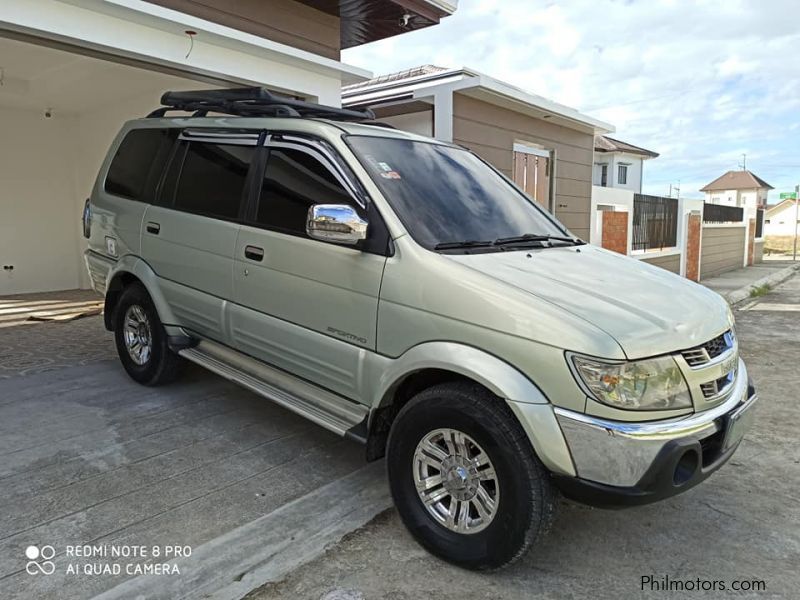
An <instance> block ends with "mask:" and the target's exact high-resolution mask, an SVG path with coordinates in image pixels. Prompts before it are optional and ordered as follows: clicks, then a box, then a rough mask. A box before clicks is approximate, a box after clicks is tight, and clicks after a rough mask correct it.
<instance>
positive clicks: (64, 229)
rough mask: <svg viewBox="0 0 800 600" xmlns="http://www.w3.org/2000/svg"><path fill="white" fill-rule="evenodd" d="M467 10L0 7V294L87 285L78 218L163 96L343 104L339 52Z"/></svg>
mask: <svg viewBox="0 0 800 600" xmlns="http://www.w3.org/2000/svg"><path fill="white" fill-rule="evenodd" d="M456 6H457V0H358V1H347V2H345V1H341V2H333V1H330V2H329V1H320V0H269V1H265V0H236V1H235V2H233V1H231V2H212V1H211V0H152V1H150V2H145V1H143V0H3V1H2V2H0V131H2V136H3V143H2V144H0V267H2V268H0V295H4V294H16V293H27V292H37V291H47V290H63V289H73V288H78V287H88V283H89V282H88V278H87V277H86V274H85V268H84V267H83V264H82V260H83V259H82V251H83V243H84V240H83V238H82V235H81V232H80V226H79V221H80V219H79V215H80V212H81V209H82V207H83V202H84V200H85V198H86V197H87V196H88V195H89V193H90V191H91V188H92V185H93V183H94V180H95V177H96V176H97V172H98V169H99V166H100V162H101V161H102V160H103V157H104V156H105V153H106V151H107V149H108V147H109V144H110V143H111V141H112V139H113V138H114V136H115V135H116V133H117V132H118V131H119V129H120V126H121V125H122V123H123V122H124V121H126V120H128V119H134V118H140V117H144V116H146V115H147V114H148V113H150V112H151V111H152V110H153V109H155V108H157V107H158V105H159V99H160V97H161V94H162V93H163V92H164V91H166V90H170V89H173V90H181V89H183V90H187V89H198V88H214V87H236V86H252V85H257V86H263V87H266V88H268V89H270V90H272V91H275V92H278V93H283V94H288V95H290V96H293V97H296V98H300V99H304V100H311V101H315V102H320V103H323V104H332V105H340V102H341V87H342V85H344V84H349V83H356V82H359V81H363V80H365V79H368V78H369V77H371V73H370V72H369V71H365V70H363V69H360V68H356V67H353V66H351V65H347V64H344V63H342V62H341V50H343V49H345V48H349V47H353V46H358V45H361V44H365V43H367V42H371V41H375V40H379V39H383V38H387V37H390V36H394V35H399V34H403V33H406V32H409V31H414V30H416V29H420V28H422V27H428V26H433V25H435V24H437V23H438V22H439V20H440V19H441V18H443V17H446V16H448V15H449V14H451V13H452V12H454V11H455V10H456Z"/></svg>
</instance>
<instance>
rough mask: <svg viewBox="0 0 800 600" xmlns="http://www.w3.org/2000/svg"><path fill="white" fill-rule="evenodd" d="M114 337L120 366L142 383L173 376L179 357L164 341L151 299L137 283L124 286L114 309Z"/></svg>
mask: <svg viewBox="0 0 800 600" xmlns="http://www.w3.org/2000/svg"><path fill="white" fill-rule="evenodd" d="M114 340H115V342H116V345H117V354H118V355H119V358H120V361H121V362H122V366H123V367H125V371H127V373H128V375H130V377H131V378H132V379H133V380H135V381H137V382H139V383H141V384H143V385H160V384H164V383H168V382H170V381H172V380H173V379H175V377H176V376H177V375H178V373H179V371H180V365H181V360H180V358H179V357H178V356H177V355H176V354H174V353H173V352H172V351H171V350H170V349H169V346H168V344H167V333H166V331H165V330H164V326H163V325H162V324H161V320H160V319H159V318H158V312H157V311H156V308H155V306H154V305H153V301H152V300H151V299H150V295H149V294H148V293H147V290H146V289H145V288H144V286H142V285H141V284H139V283H134V284H131V285H129V286H128V287H126V288H125V289H124V290H123V292H122V295H121V296H120V298H119V302H118V303H117V306H116V308H115V310H114Z"/></svg>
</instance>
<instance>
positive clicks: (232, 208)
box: [174, 142, 255, 219]
mask: <svg viewBox="0 0 800 600" xmlns="http://www.w3.org/2000/svg"><path fill="white" fill-rule="evenodd" d="M254 152H255V148H254V147H253V146H237V145H234V144H212V143H206V142H190V143H189V147H188V148H187V150H186V157H185V158H184V160H183V169H182V170H181V176H180V180H179V181H178V186H177V189H176V191H175V205H174V206H175V208H177V209H178V210H184V211H186V212H193V213H199V214H201V215H208V216H212V217H220V218H223V219H235V218H237V217H238V216H239V207H240V206H241V203H242V194H243V191H244V185H245V179H246V178H247V171H248V169H249V168H250V163H251V161H252V159H253V154H254Z"/></svg>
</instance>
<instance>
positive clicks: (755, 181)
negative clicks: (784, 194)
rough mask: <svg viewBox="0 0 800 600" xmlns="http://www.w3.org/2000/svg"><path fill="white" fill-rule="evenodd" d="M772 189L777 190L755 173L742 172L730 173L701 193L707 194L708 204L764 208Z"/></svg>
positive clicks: (716, 180)
mask: <svg viewBox="0 0 800 600" xmlns="http://www.w3.org/2000/svg"><path fill="white" fill-rule="evenodd" d="M772 189H775V188H773V187H772V186H771V185H770V184H768V183H767V182H766V181H764V180H763V179H761V178H760V177H759V176H758V175H756V174H755V173H752V172H750V171H747V170H742V171H728V172H727V173H725V174H724V175H722V176H721V177H717V178H716V179H715V180H714V181H712V182H711V183H709V184H708V185H706V186H705V187H703V188H701V189H700V191H701V192H705V194H706V204H722V205H725V206H740V207H746V208H764V207H765V206H766V204H767V195H768V193H769V191H770V190H772Z"/></svg>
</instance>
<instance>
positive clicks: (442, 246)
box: [433, 240, 493, 250]
mask: <svg viewBox="0 0 800 600" xmlns="http://www.w3.org/2000/svg"><path fill="white" fill-rule="evenodd" d="M492 244H493V242H488V241H484V240H462V241H460V242H440V243H438V244H436V245H435V246H434V247H433V249H434V250H453V249H457V248H481V247H486V246H491V245H492Z"/></svg>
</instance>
